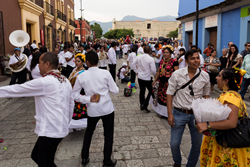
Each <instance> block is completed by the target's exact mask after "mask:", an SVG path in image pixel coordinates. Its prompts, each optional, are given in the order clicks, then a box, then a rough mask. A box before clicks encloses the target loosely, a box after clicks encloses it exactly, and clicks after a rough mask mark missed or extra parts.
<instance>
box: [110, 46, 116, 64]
mask: <svg viewBox="0 0 250 167" xmlns="http://www.w3.org/2000/svg"><path fill="white" fill-rule="evenodd" d="M108 57H109V64H116V52H115V49H114V48H113V47H111V48H110V49H109V51H108Z"/></svg>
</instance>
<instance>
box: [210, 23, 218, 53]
mask: <svg viewBox="0 0 250 167" xmlns="http://www.w3.org/2000/svg"><path fill="white" fill-rule="evenodd" d="M209 32H210V43H211V44H212V45H214V50H216V49H217V27H214V28H210V29H209Z"/></svg>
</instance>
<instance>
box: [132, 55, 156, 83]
mask: <svg viewBox="0 0 250 167" xmlns="http://www.w3.org/2000/svg"><path fill="white" fill-rule="evenodd" d="M132 68H133V69H134V71H135V73H138V78H139V79H142V80H145V81H150V80H151V74H153V75H154V76H155V74H156V68H155V61H154V59H153V58H152V57H151V56H149V54H142V55H140V56H137V57H136V59H135V60H134V62H133V64H132Z"/></svg>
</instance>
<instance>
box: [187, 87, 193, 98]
mask: <svg viewBox="0 0 250 167" xmlns="http://www.w3.org/2000/svg"><path fill="white" fill-rule="evenodd" d="M188 89H189V90H190V93H189V94H190V95H191V96H194V90H193V85H189V86H188Z"/></svg>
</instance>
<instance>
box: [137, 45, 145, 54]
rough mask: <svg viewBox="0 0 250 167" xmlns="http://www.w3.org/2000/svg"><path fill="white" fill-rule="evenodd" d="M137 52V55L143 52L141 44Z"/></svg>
mask: <svg viewBox="0 0 250 167" xmlns="http://www.w3.org/2000/svg"><path fill="white" fill-rule="evenodd" d="M137 54H138V55H140V54H144V50H143V48H142V47H141V46H140V47H139V48H138V51H137Z"/></svg>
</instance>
